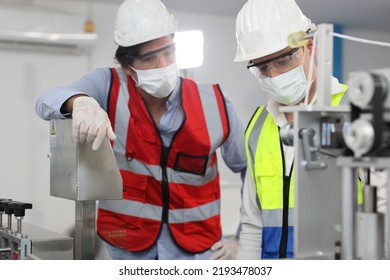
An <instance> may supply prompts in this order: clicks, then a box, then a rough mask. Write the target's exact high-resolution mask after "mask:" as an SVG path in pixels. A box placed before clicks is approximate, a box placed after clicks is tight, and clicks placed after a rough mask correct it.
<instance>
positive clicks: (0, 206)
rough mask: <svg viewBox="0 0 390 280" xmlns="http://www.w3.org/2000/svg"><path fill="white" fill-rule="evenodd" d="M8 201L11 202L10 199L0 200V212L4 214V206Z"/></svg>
mask: <svg viewBox="0 0 390 280" xmlns="http://www.w3.org/2000/svg"><path fill="white" fill-rule="evenodd" d="M10 201H12V199H8V198H0V212H4V211H5V206H6V205H7V204H8V203H9V202H10Z"/></svg>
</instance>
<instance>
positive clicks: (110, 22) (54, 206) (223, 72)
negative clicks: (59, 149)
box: [0, 1, 390, 235]
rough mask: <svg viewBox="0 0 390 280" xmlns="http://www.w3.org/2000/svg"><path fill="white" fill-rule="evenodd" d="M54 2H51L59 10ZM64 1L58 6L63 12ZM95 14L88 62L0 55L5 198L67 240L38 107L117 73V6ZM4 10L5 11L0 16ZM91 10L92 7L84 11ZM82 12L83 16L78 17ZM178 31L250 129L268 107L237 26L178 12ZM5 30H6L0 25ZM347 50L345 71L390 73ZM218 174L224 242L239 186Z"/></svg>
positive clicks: (381, 53) (65, 208) (68, 223)
mask: <svg viewBox="0 0 390 280" xmlns="http://www.w3.org/2000/svg"><path fill="white" fill-rule="evenodd" d="M54 2H55V1H51V3H54ZM64 3H65V2H64V1H62V2H61V4H59V3H57V4H56V5H62V6H66V5H65V4H64ZM90 7H91V15H92V19H93V20H94V21H95V24H96V32H97V33H98V35H99V39H98V42H97V43H96V46H95V47H94V49H93V51H92V53H91V55H70V54H58V53H55V54H54V53H49V54H43V53H38V52H25V51H16V50H4V49H0V62H1V63H0V79H1V83H0V92H1V94H2V103H1V104H2V109H1V110H0V120H1V130H2V134H1V135H2V137H1V138H0V139H1V140H0V144H1V145H0V157H1V161H0V180H1V184H0V197H4V198H12V199H14V200H21V201H26V202H31V203H33V205H34V206H33V207H34V209H33V210H29V211H27V215H26V218H25V220H26V221H28V222H31V223H34V224H36V225H39V226H42V227H44V228H47V229H51V230H54V231H57V232H62V233H68V232H69V230H70V228H71V227H72V225H73V222H74V202H72V201H67V200H64V199H59V198H54V197H50V196H49V160H48V159H47V158H46V155H47V153H48V150H49V142H48V140H49V128H48V123H47V122H45V121H42V120H40V119H39V118H38V117H37V116H36V115H35V112H34V105H35V101H36V99H37V98H38V96H40V95H41V94H42V93H43V92H44V91H45V90H46V89H48V88H51V87H54V86H60V85H65V84H67V83H69V82H71V81H73V80H75V79H77V78H78V77H80V76H81V75H82V74H84V73H85V72H87V71H88V70H90V69H92V68H95V67H97V66H113V65H115V63H114V59H113V57H114V52H115V49H116V46H115V44H114V43H113V40H112V33H113V29H114V18H115V13H116V9H117V4H116V3H115V4H108V3H105V4H103V3H95V4H92V6H90ZM1 8H2V7H1V5H0V9H1ZM81 10H82V11H84V12H85V11H87V10H88V7H85V6H84V7H83V9H81ZM78 13H80V11H78ZM172 13H173V14H174V15H175V17H176V19H177V20H178V22H179V30H190V29H202V30H203V32H204V36H205V38H204V40H205V58H204V65H203V66H202V67H200V68H197V69H194V70H193V71H192V77H193V78H194V79H195V80H197V81H199V82H213V83H219V84H220V86H221V88H222V90H223V91H224V92H225V93H226V94H228V96H229V97H230V98H231V99H232V101H233V102H234V104H235V106H236V109H237V111H238V113H239V115H240V116H241V118H242V120H243V121H244V122H245V123H246V122H247V121H248V120H249V119H250V117H251V115H252V113H253V111H254V110H255V108H256V107H257V106H258V105H260V104H264V102H265V100H266V97H265V96H264V95H262V94H261V93H260V89H259V86H258V84H257V81H256V79H255V78H254V77H252V76H251V75H250V74H249V72H248V71H247V70H246V67H245V66H246V65H245V63H240V64H236V63H234V62H233V59H234V55H235V48H236V41H235V35H234V32H235V19H234V17H221V16H211V15H199V14H190V13H183V12H177V11H175V10H172ZM0 28H1V26H0ZM345 33H348V34H350V35H355V36H362V37H365V38H368V39H376V40H383V41H390V34H387V33H376V32H369V31H362V30H345ZM371 48H372V47H370V48H369V47H365V46H359V45H358V44H357V43H345V44H344V61H343V62H344V72H345V74H344V75H346V73H348V72H349V71H351V70H360V69H367V68H378V67H390V56H389V55H388V54H389V52H388V49H386V48H380V47H374V49H371ZM219 163H220V167H221V170H222V172H221V180H222V183H223V186H224V187H223V192H222V210H223V212H222V222H223V230H224V234H225V235H231V234H233V233H234V231H235V227H236V224H237V223H238V217H239V215H238V209H239V204H240V201H239V187H240V180H239V177H238V176H237V175H235V174H232V173H231V172H230V171H228V170H227V168H226V167H225V166H224V165H223V163H222V161H221V160H220V161H219Z"/></svg>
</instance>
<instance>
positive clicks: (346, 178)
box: [341, 167, 356, 260]
mask: <svg viewBox="0 0 390 280" xmlns="http://www.w3.org/2000/svg"><path fill="white" fill-rule="evenodd" d="M355 173H356V172H353V168H351V167H342V168H341V209H342V211H341V229H342V230H341V259H343V260H353V259H354V243H355V242H354V234H353V229H354V224H355V223H354V202H353V200H354V198H353V192H354V189H355V188H356V187H355V186H356V185H355V184H354V183H355V182H356V180H354V175H355Z"/></svg>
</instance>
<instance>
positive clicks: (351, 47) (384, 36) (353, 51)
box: [343, 28, 390, 83]
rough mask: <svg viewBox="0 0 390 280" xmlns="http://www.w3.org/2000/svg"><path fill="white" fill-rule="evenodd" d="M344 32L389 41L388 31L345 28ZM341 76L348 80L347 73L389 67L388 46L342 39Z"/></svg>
mask: <svg viewBox="0 0 390 280" xmlns="http://www.w3.org/2000/svg"><path fill="white" fill-rule="evenodd" d="M343 33H344V34H346V35H350V36H355V37H359V38H364V39H368V40H375V41H382V42H390V33H386V32H378V31H373V30H363V29H359V30H356V29H347V28H346V29H345V30H344V32H343ZM343 44H344V49H343V64H344V69H343V77H344V81H345V83H347V81H348V73H350V72H352V71H362V70H363V71H364V70H369V69H377V68H389V67H390V48H388V47H382V46H375V45H368V44H361V43H357V42H353V41H343Z"/></svg>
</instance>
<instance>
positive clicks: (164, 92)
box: [130, 63, 179, 98]
mask: <svg viewBox="0 0 390 280" xmlns="http://www.w3.org/2000/svg"><path fill="white" fill-rule="evenodd" d="M130 68H131V69H132V70H133V71H134V72H136V73H137V79H138V81H136V80H135V79H134V81H135V84H136V86H138V87H140V88H142V89H143V90H144V91H146V92H147V93H148V94H150V95H151V96H154V97H157V98H164V97H167V96H168V95H169V94H171V92H172V91H173V89H174V88H175V86H176V80H177V77H178V76H179V69H178V68H177V64H176V63H172V64H171V65H169V66H167V67H163V68H156V69H148V70H137V69H134V68H133V67H131V66H130Z"/></svg>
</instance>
